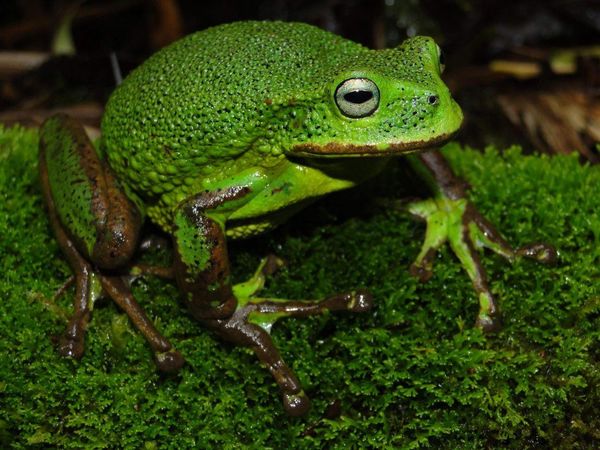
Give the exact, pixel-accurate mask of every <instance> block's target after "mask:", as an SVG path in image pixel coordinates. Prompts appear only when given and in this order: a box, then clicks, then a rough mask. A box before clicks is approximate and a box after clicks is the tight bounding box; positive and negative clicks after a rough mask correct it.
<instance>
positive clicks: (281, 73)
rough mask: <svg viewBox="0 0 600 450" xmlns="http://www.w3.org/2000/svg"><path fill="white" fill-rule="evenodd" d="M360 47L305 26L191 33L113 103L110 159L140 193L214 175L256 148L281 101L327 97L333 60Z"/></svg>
mask: <svg viewBox="0 0 600 450" xmlns="http://www.w3.org/2000/svg"><path fill="white" fill-rule="evenodd" d="M361 49H363V47H361V46H360V45H359V44H356V43H354V42H351V41H348V40H345V39H343V38H341V37H339V36H336V35H334V34H331V33H328V32H326V31H323V30H321V29H319V28H316V27H314V26H311V25H307V24H301V23H285V22H236V23H232V24H226V25H221V26H218V27H214V28H209V29H207V30H204V31H200V32H197V33H194V34H191V35H189V36H187V37H185V38H183V39H181V40H179V41H178V42H176V43H174V44H172V45H170V46H169V47H167V48H165V49H163V50H161V51H160V52H158V53H156V54H155V55H154V56H152V57H151V58H150V59H149V60H148V61H146V62H145V63H144V64H143V65H142V66H140V67H139V68H137V69H136V70H135V71H133V72H132V73H131V74H130V76H128V77H127V79H126V80H125V81H124V82H123V84H122V85H121V86H120V87H119V88H118V89H117V90H116V91H115V93H114V94H113V96H112V97H111V99H110V100H109V103H108V105H107V109H106V114H105V117H104V120H103V124H102V132H103V136H104V143H105V147H106V149H107V153H108V156H109V159H110V162H111V165H112V166H113V167H114V169H115V170H116V171H117V172H121V173H120V175H123V176H125V177H128V178H132V179H131V184H132V185H133V186H132V187H133V188H134V189H135V190H138V189H139V190H141V191H144V190H145V189H151V190H152V189H154V190H160V189H161V188H162V186H163V185H164V184H165V182H167V183H173V182H175V183H178V182H179V181H181V180H183V179H184V178H185V177H186V176H188V175H189V176H198V175H201V174H199V173H198V169H199V168H200V169H202V168H207V169H206V170H207V173H208V170H213V169H214V168H213V169H211V168H210V167H211V165H213V164H219V163H221V162H223V161H224V160H227V159H228V158H233V157H234V156H236V155H238V154H239V153H241V152H243V151H244V150H246V149H247V148H248V147H249V146H250V145H251V143H252V142H253V141H254V140H255V139H256V138H257V137H258V136H256V130H261V129H264V127H261V122H263V121H265V120H268V119H267V118H265V117H264V115H265V114H272V111H273V106H274V105H277V104H278V102H280V103H283V102H289V101H302V100H303V99H304V100H309V99H310V97H311V96H312V95H321V90H322V86H323V80H324V78H326V75H328V74H330V73H331V66H332V65H335V64H336V63H337V62H338V61H341V60H342V59H343V58H344V57H347V56H348V55H350V54H353V53H356V52H357V51H360V50H361ZM324 55H326V56H324ZM317 91H318V92H317ZM148 167H150V168H153V169H152V170H151V171H149V172H147V168H148ZM186 171H189V172H190V173H189V174H186ZM143 172H146V173H143ZM175 174H177V175H175ZM174 175H175V176H174ZM136 184H137V186H136ZM145 184H147V186H145ZM167 187H172V186H167ZM155 193H156V194H160V193H161V192H155Z"/></svg>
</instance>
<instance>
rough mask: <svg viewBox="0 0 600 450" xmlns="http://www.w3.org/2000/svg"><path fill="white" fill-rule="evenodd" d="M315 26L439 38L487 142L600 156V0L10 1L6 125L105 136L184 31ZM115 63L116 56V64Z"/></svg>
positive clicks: (1, 49)
mask: <svg viewBox="0 0 600 450" xmlns="http://www.w3.org/2000/svg"><path fill="white" fill-rule="evenodd" d="M248 19H259V20H287V21H302V22H308V23H312V24H314V25H317V26H319V27H322V28H325V29H327V30H329V31H332V32H334V33H337V34H340V35H342V36H344V37H347V38H349V39H352V40H355V41H357V42H360V43H362V44H364V45H367V46H369V47H373V48H382V47H386V46H393V45H396V44H398V43H399V42H401V41H402V40H403V39H405V38H406V37H408V36H412V35H415V34H425V35H430V36H433V37H434V38H435V39H436V41H437V42H438V43H439V44H440V46H441V47H442V48H443V49H444V52H445V55H446V73H445V78H446V81H447V83H448V84H449V86H450V88H451V89H452V91H453V92H454V95H455V96H456V98H457V100H458V102H459V104H460V105H461V106H462V108H463V110H464V111H465V116H466V121H465V126H464V129H463V132H462V133H461V135H460V136H459V138H458V140H459V141H461V143H463V144H467V145H471V146H473V147H476V148H483V147H485V146H488V145H494V146H496V147H498V148H504V147H507V146H510V145H512V144H520V145H522V146H523V148H524V149H525V151H533V150H537V151H538V152H543V153H553V154H557V153H570V152H573V151H577V152H579V153H580V154H581V158H582V161H591V162H593V163H596V162H598V161H600V153H599V151H598V146H597V145H598V144H597V143H598V142H600V3H599V2H597V1H594V0H573V1H564V0H550V1H545V2H538V1H533V0H526V1H521V2H518V3H514V4H510V6H508V4H507V3H506V2H505V1H503V0H487V1H483V0H480V1H478V0H460V1H459V0H442V1H435V0H413V1H402V0H385V1H380V2H372V1H368V0H327V1H317V0H287V1H286V0H258V1H254V2H247V1H243V0H221V1H219V2H189V1H183V0H181V1H178V0H151V1H150V0H147V1H143V0H112V1H101V0H90V1H85V2H83V1H73V0H62V1H56V2H48V1H44V0H13V1H3V2H2V4H1V5H0V122H1V123H4V124H7V125H10V124H14V123H20V124H23V125H26V126H38V125H39V124H40V123H41V122H42V121H43V120H44V119H45V118H46V117H48V115H50V114H52V113H54V112H56V111H63V112H68V113H69V114H71V115H72V116H75V117H76V118H78V119H79V120H80V121H82V122H83V123H85V124H86V125H87V126H88V131H89V132H90V133H91V134H92V135H97V133H98V127H99V123H100V118H101V115H102V110H103V105H104V103H105V102H106V99H107V98H108V96H109V95H110V93H111V91H112V90H113V89H114V86H115V75H114V70H113V67H114V66H115V65H114V61H118V67H119V69H120V71H122V73H123V75H126V74H127V73H128V72H129V71H130V70H131V69H132V68H134V67H135V66H137V65H138V64H140V63H141V62H142V61H143V60H144V59H146V58H147V57H148V56H149V55H150V54H152V53H153V52H155V51H156V50H158V49H159V48H161V47H163V46H165V45H168V44H169V43H170V42H172V41H174V40H176V39H178V38H179V37H181V36H183V35H185V34H188V33H191V32H193V31H196V30H201V29H204V28H207V27H209V26H213V25H217V24H220V23H225V22H232V21H235V20H248ZM111 61H112V62H111Z"/></svg>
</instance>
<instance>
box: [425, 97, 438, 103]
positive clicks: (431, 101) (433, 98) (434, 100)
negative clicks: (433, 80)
mask: <svg viewBox="0 0 600 450" xmlns="http://www.w3.org/2000/svg"><path fill="white" fill-rule="evenodd" d="M427 101H428V102H429V104H430V105H436V104H437V102H438V101H439V98H438V96H437V95H430V96H429V97H427Z"/></svg>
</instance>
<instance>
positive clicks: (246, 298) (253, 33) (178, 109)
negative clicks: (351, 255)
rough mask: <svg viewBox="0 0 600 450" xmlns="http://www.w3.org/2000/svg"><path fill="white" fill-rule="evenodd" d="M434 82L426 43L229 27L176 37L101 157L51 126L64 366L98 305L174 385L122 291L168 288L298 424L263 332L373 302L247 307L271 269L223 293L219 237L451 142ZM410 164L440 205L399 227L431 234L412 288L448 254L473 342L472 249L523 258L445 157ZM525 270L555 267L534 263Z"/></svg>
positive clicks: (353, 297)
mask: <svg viewBox="0 0 600 450" xmlns="http://www.w3.org/2000/svg"><path fill="white" fill-rule="evenodd" d="M440 74H441V65H440V63H439V48H438V47H437V45H436V44H435V43H434V42H433V41H432V40H431V39H429V38H425V37H415V38H412V39H409V40H407V41H406V42H405V43H403V44H402V45H400V46H399V47H397V48H395V49H391V50H381V51H374V50H368V49H365V48H364V47H361V46H360V45H358V44H355V43H352V42H350V41H346V40H344V39H342V38H340V37H337V36H335V35H332V34H330V33H327V32H325V31H322V30H319V29H318V28H315V27H311V26H309V25H304V24H298V23H281V22H240V23H234V24H230V25H223V26H220V27H215V28H212V29H209V30H206V31H202V32H199V33H196V34H193V35H191V36H188V37H186V38H184V39H182V40H180V41H178V42H176V43H175V44H173V45H171V46H169V47H167V48H165V49H164V50H162V51H160V52H158V53H157V54H156V55H155V56H153V57H152V58H150V59H149V60H148V61H147V62H146V63H144V64H143V65H142V66H140V67H139V68H138V69H137V70H135V71H134V72H133V73H132V74H131V75H130V76H128V77H127V79H126V80H125V81H124V82H123V84H122V85H121V86H120V87H119V88H118V89H117V90H116V91H115V93H114V94H113V96H112V97H111V99H110V100H109V103H108V105H107V108H106V114H105V116H104V119H103V123H102V131H103V141H102V149H101V151H100V152H96V150H95V149H94V148H93V146H92V144H91V142H90V141H89V139H88V138H87V136H86V135H85V132H84V131H83V129H82V128H81V127H80V126H79V125H78V124H76V123H75V122H74V121H73V120H71V119H69V118H68V117H65V116H56V117H53V118H51V119H49V120H48V121H46V123H45V124H44V125H43V127H42V130H41V136H40V176H41V180H42V189H43V192H44V197H45V201H46V204H47V207H48V210H49V217H50V222H51V225H52V227H53V229H54V232H55V235H56V237H57V240H58V242H59V245H60V246H61V248H62V250H63V252H64V253H65V256H66V257H67V260H68V261H69V264H70V265H71V267H72V268H73V270H74V272H75V284H76V293H75V301H74V309H75V311H74V314H73V317H72V318H71V320H70V321H69V324H68V326H67V331H66V333H65V335H64V336H63V339H62V341H61V345H60V351H61V353H63V354H64V355H66V356H72V357H81V355H82V354H83V349H84V335H85V329H86V327H87V323H88V321H89V318H90V315H91V310H92V306H93V302H94V300H95V298H97V297H98V296H99V295H101V294H105V295H107V296H109V297H111V298H112V299H113V300H114V301H115V302H116V303H117V304H118V305H119V306H120V307H121V308H122V309H123V310H124V311H125V312H126V313H127V314H128V315H129V317H130V319H131V320H132V322H133V323H134V325H135V326H136V327H137V328H138V329H139V331H140V332H141V333H142V334H143V335H144V336H145V337H146V339H147V340H148V342H149V344H150V347H151V348H152V349H153V351H154V354H155V359H156V363H157V365H158V367H159V368H160V369H161V370H165V371H172V370H177V369H178V368H179V367H181V365H182V364H183V362H184V360H183V357H182V355H181V354H179V352H178V351H177V350H175V349H174V348H173V346H172V345H171V343H170V342H169V341H168V340H167V339H166V338H165V337H163V336H162V335H161V334H160V332H159V331H158V330H157V329H156V328H155V327H154V325H153V324H152V322H151V321H150V320H149V319H148V317H147V316H146V315H145V314H144V312H143V309H142V308H141V307H140V305H138V304H137V303H136V301H135V299H134V298H133V295H132V293H131V290H130V289H129V286H128V285H127V283H125V282H124V279H123V275H127V274H130V273H133V274H135V275H138V274H140V273H143V272H146V273H150V274H155V275H159V276H164V277H167V278H171V279H175V281H176V282H177V284H178V286H179V290H180V292H181V294H182V298H183V301H184V303H185V305H186V306H187V308H188V309H189V311H190V313H191V314H192V315H193V316H194V317H195V318H196V319H198V320H199V321H200V322H201V323H202V324H203V325H205V326H206V327H207V328H209V329H212V330H213V331H215V333H216V334H218V335H220V336H222V337H223V338H225V339H227V340H229V341H231V342H233V343H235V344H238V345H243V346H247V347H249V348H251V349H252V350H253V351H254V352H255V354H256V355H257V357H258V358H259V359H260V361H261V362H262V363H263V364H264V365H265V366H266V367H267V368H268V370H269V371H270V372H271V373H272V374H273V377H274V379H275V381H276V382H277V384H278V385H279V387H280V389H281V392H282V398H283V404H284V408H285V409H286V410H287V412H288V413H290V414H292V415H300V414H304V413H305V412H306V411H307V409H308V407H309V400H308V397H307V396H306V395H305V393H304V391H303V390H302V386H301V384H300V381H299V380H298V379H297V377H296V376H295V374H294V373H293V371H292V370H291V369H290V368H289V367H288V366H287V365H286V363H285V362H284V361H283V359H282V358H281V356H280V355H279V353H278V351H277V348H276V347H275V345H274V343H273V341H272V339H271V337H270V330H271V327H272V325H273V324H274V323H275V322H276V321H277V320H278V319H280V318H282V317H306V316H309V315H314V314H321V313H323V312H326V311H349V312H365V311H368V310H369V309H370V308H371V306H372V303H373V302H372V298H371V295H370V294H369V293H368V292H366V291H364V290H360V289H358V290H353V291H350V292H346V293H340V294H336V295H333V296H331V297H328V298H325V299H319V300H308V301H290V300H282V299H265V298H257V297H256V293H257V292H258V291H259V290H260V289H261V288H262V286H263V284H264V281H265V277H266V276H267V275H269V274H270V273H272V272H273V271H274V270H275V269H276V268H277V267H279V266H280V265H281V262H280V261H278V260H277V259H276V258H274V257H271V258H268V259H265V260H264V261H263V262H262V263H261V266H260V267H259V268H258V270H257V272H256V273H255V275H254V276H253V277H252V278H251V279H250V280H248V281H246V282H244V283H239V284H236V285H234V284H232V282H231V277H230V273H231V271H230V266H229V255H228V251H227V236H233V237H240V236H247V235H251V234H256V233H259V232H263V231H265V230H266V229H268V228H270V227H273V226H275V225H277V224H278V223H280V222H282V221H283V220H285V219H286V218H288V217H289V216H290V215H291V214H293V213H294V212H295V211H297V210H298V209H300V208H302V207H303V206H305V205H306V204H307V203H308V202H310V201H311V200H313V199H315V198H318V197H320V196H322V195H324V194H326V193H328V192H332V191H335V190H339V189H345V188H348V187H351V186H354V185H355V184H357V183H360V182H362V181H363V180H365V179H367V178H369V177H372V176H373V175H375V174H377V173H378V172H379V171H381V170H382V169H383V168H384V167H385V166H386V163H387V162H388V161H389V159H390V156H391V155H394V154H396V155H399V154H405V153H410V152H416V151H417V150H423V149H425V148H429V147H431V146H435V145H436V144H439V143H441V142H443V141H445V140H447V139H448V138H449V137H450V136H451V135H452V134H453V133H455V132H456V131H457V130H458V128H459V127H460V124H461V121H462V113H461V112H460V108H459V107H458V106H457V105H456V103H455V102H454V101H453V100H452V98H451V97H450V93H449V92H448V89H447V87H446V86H445V85H444V83H443V82H442V80H441V78H440ZM373 156H379V157H378V158H374V157H373ZM410 158H411V160H412V162H413V163H416V164H417V166H418V167H421V166H424V167H425V170H424V178H425V179H426V180H427V181H428V183H429V184H431V185H432V187H433V190H434V193H435V197H434V199H432V200H429V201H426V202H424V203H416V204H414V205H413V207H412V209H411V211H412V212H413V213H414V214H415V215H417V216H419V217H422V218H423V219H424V220H426V221H427V223H428V227H427V233H426V238H425V244H424V246H423V249H422V251H421V253H420V255H419V256H418V257H417V260H416V261H415V264H414V265H413V272H414V273H415V274H416V275H417V276H419V277H420V278H422V279H426V278H427V277H428V276H429V275H430V273H431V265H432V262H433V256H434V255H435V251H436V249H437V248H438V247H439V246H440V245H442V244H443V243H444V242H445V241H448V242H449V243H450V245H451V246H452V248H453V249H454V251H455V253H456V254H457V256H458V257H459V259H460V260H461V262H462V263H463V265H464V266H465V268H466V269H467V272H468V273H469V276H470V277H471V279H472V280H473V284H474V287H475V290H476V291H477V293H478V295H479V303H480V313H479V316H478V324H479V325H480V326H481V327H482V328H487V329H493V328H494V327H495V326H496V325H497V323H498V321H497V318H498V308H497V306H496V305H495V303H494V299H493V296H492V295H491V293H490V291H489V288H488V286H487V283H486V280H485V272H484V271H483V267H482V265H481V264H480V262H479V257H478V254H477V252H476V247H477V246H481V245H486V246H488V247H490V248H493V249H494V250H496V251H497V252H498V253H500V254H502V255H504V256H506V257H507V258H509V259H512V258H514V257H515V256H517V255H519V254H521V253H519V251H517V252H515V251H514V250H513V249H512V248H511V247H510V246H509V245H508V244H507V243H506V242H505V241H504V240H502V238H501V237H500V236H499V235H498V234H497V233H496V232H495V230H493V228H492V227H491V226H490V225H489V224H488V223H487V222H486V221H485V220H484V219H483V217H481V216H480V215H479V214H478V213H477V211H476V210H475V209H474V208H473V207H472V206H471V205H469V204H468V202H467V200H466V198H465V193H464V186H463V183H462V181H461V180H458V179H457V178H456V177H454V175H453V174H452V172H451V171H450V169H449V168H448V167H447V164H446V163H445V161H444V160H443V158H442V157H441V156H440V155H439V154H436V153H423V154H421V155H420V156H418V157H410ZM144 214H147V215H148V216H149V217H150V219H151V220H153V221H154V222H156V223H157V224H159V225H160V226H161V227H162V228H163V229H164V230H165V231H166V232H168V233H170V234H171V236H172V238H173V244H174V245H173V247H174V261H173V264H172V266H171V267H167V268H165V267H161V268H156V267H142V266H134V267H133V268H132V267H131V265H132V264H133V262H132V261H130V260H131V259H132V257H133V255H134V251H135V250H136V248H137V247H138V240H139V231H140V225H141V219H142V217H143V216H144ZM522 254H523V255H525V256H532V257H537V258H538V259H542V258H540V257H539V255H542V257H544V255H550V253H549V252H548V251H547V249H546V248H545V247H530V248H526V249H524V250H523V251H522ZM130 271H131V272H130Z"/></svg>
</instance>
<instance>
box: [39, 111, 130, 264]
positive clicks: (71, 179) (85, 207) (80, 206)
mask: <svg viewBox="0 0 600 450" xmlns="http://www.w3.org/2000/svg"><path fill="white" fill-rule="evenodd" d="M40 165H41V166H43V167H44V168H45V170H46V171H47V177H48V186H49V190H50V195H51V197H52V199H53V202H54V207H55V210H56V215H57V216H58V219H59V220H60V223H61V224H62V226H63V227H64V229H65V231H66V233H67V234H68V235H69V237H70V238H71V239H72V241H73V243H74V244H75V246H76V248H77V250H78V251H79V252H80V253H81V254H82V255H83V256H84V257H85V258H86V259H88V260H89V261H91V262H93V263H94V264H95V265H97V266H98V267H100V268H105V269H112V268H116V267H119V266H122V265H123V264H125V263H126V262H128V261H129V259H130V258H131V256H132V255H133V252H134V251H135V249H136V246H137V241H138V235H139V230H140V226H141V216H140V213H139V211H138V210H137V208H136V207H135V205H134V204H133V203H132V202H131V201H130V200H129V199H128V198H127V197H126V196H125V194H124V193H123V192H122V191H121V190H120V188H119V187H118V185H117V183H116V180H115V178H114V176H113V174H112V173H111V171H110V168H109V167H108V166H107V165H106V163H105V162H104V161H102V160H101V159H100V158H99V157H98V154H97V153H96V151H95V149H94V147H93V145H92V143H91V142H90V140H89V138H88V137H87V135H86V134H85V131H84V130H83V128H82V127H81V125H80V124H78V123H77V122H76V121H75V120H73V119H71V118H69V117H68V116H66V115H56V116H53V117H51V118H50V119H48V120H47V121H46V122H45V123H44V124H43V125H42V128H41V133H40Z"/></svg>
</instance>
